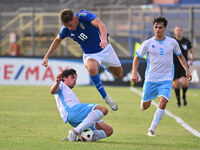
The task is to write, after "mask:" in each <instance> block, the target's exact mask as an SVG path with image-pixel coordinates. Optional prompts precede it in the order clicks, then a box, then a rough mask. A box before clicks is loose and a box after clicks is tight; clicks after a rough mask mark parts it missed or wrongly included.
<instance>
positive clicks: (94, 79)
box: [89, 74, 107, 99]
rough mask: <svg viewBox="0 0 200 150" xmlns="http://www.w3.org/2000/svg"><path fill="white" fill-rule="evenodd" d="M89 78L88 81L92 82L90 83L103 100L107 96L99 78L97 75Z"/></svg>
mask: <svg viewBox="0 0 200 150" xmlns="http://www.w3.org/2000/svg"><path fill="white" fill-rule="evenodd" d="M89 76H90V79H91V80H92V83H93V84H94V85H95V87H96V89H97V90H98V91H99V93H100V94H101V96H102V98H103V99H104V98H105V97H106V96H107V94H106V91H105V89H104V87H103V84H102V82H101V79H100V77H99V74H97V75H96V76H91V75H89Z"/></svg>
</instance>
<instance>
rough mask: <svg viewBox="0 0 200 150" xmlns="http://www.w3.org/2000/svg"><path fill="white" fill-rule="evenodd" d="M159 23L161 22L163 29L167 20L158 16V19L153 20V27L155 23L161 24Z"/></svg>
mask: <svg viewBox="0 0 200 150" xmlns="http://www.w3.org/2000/svg"><path fill="white" fill-rule="evenodd" d="M161 22H163V24H164V27H167V19H165V18H164V17H162V16H159V17H157V18H154V19H153V25H154V24H155V23H161Z"/></svg>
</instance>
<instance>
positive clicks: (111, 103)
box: [104, 95, 118, 111]
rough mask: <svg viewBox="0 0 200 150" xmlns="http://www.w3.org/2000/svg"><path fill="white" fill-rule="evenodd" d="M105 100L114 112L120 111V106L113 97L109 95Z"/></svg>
mask: <svg viewBox="0 0 200 150" xmlns="http://www.w3.org/2000/svg"><path fill="white" fill-rule="evenodd" d="M104 100H105V102H106V103H107V104H108V106H109V107H110V108H111V109H112V110H114V111H117V110H118V105H117V104H116V103H115V102H114V101H113V100H112V99H111V97H110V96H109V95H107V96H106V97H105V98H104Z"/></svg>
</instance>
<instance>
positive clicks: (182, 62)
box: [178, 54, 192, 81]
mask: <svg viewBox="0 0 200 150" xmlns="http://www.w3.org/2000/svg"><path fill="white" fill-rule="evenodd" d="M178 59H179V61H180V63H181V65H182V66H183V68H184V69H185V72H186V77H187V79H188V81H191V80H192V75H191V73H190V71H189V68H188V66H187V62H186V60H185V57H184V56H183V54H181V55H180V56H178Z"/></svg>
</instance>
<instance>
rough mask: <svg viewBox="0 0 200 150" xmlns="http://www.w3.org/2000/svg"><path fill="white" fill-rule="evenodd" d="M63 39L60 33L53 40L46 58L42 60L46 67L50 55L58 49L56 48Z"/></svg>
mask: <svg viewBox="0 0 200 150" xmlns="http://www.w3.org/2000/svg"><path fill="white" fill-rule="evenodd" d="M61 41H62V39H61V38H60V37H59V35H58V36H57V37H56V38H55V39H54V41H53V42H52V44H51V46H50V48H49V50H48V51H47V53H46V55H45V56H44V59H43V61H42V65H43V66H44V67H47V66H48V58H49V56H50V55H51V54H52V53H53V51H55V50H56V48H57V47H58V46H59V45H60V43H61Z"/></svg>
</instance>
